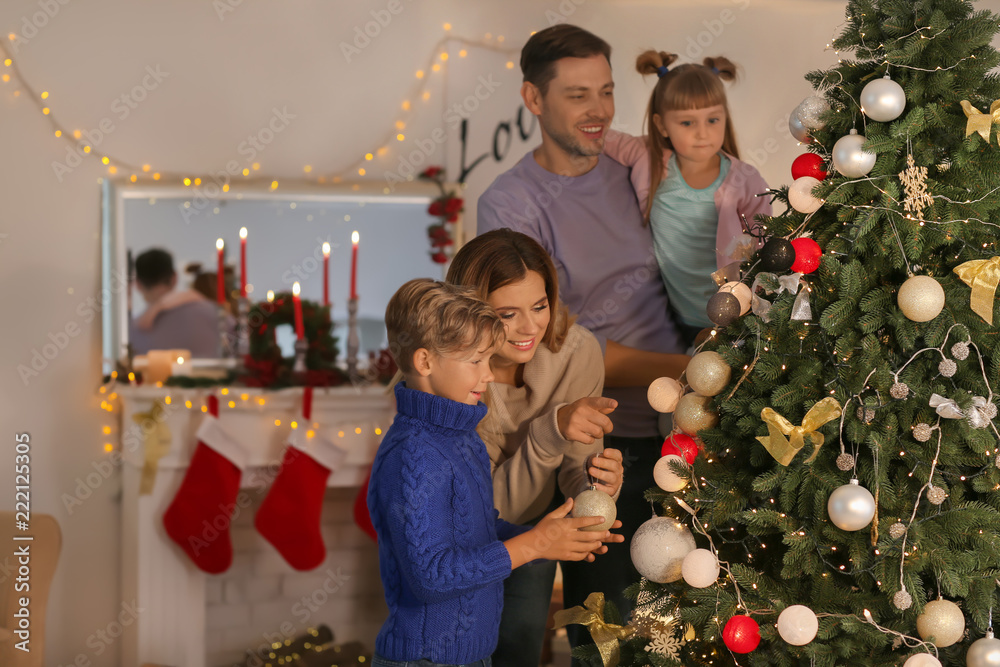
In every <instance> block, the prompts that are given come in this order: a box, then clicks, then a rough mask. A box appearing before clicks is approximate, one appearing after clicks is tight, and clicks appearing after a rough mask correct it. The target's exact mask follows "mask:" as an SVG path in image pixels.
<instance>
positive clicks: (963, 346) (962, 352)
mask: <svg viewBox="0 0 1000 667" xmlns="http://www.w3.org/2000/svg"><path fill="white" fill-rule="evenodd" d="M951 356H953V357H955V358H956V359H958V360H959V361H965V360H966V359H968V358H969V344H968V343H955V344H954V345H952V346H951Z"/></svg>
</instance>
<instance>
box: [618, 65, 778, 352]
mask: <svg viewBox="0 0 1000 667" xmlns="http://www.w3.org/2000/svg"><path fill="white" fill-rule="evenodd" d="M675 60H677V56H676V55H674V54H671V53H665V52H663V51H659V52H657V51H646V52H644V53H642V54H641V55H640V56H639V57H638V58H637V59H636V69H637V70H638V71H639V73H640V74H644V75H645V74H656V75H657V77H658V80H657V82H656V86H655V87H654V88H653V94H652V95H651V97H650V99H649V107H648V109H647V111H646V116H647V119H648V125H647V130H646V132H647V135H646V136H644V137H632V136H629V135H626V134H622V133H620V132H614V131H612V132H609V133H608V138H607V141H606V142H605V146H604V150H605V152H606V153H607V154H608V155H609V156H610V157H611V158H613V159H614V160H616V161H617V162H620V163H622V164H624V165H626V166H629V167H632V176H631V178H632V186H633V187H634V188H635V192H636V196H637V197H638V199H639V206H640V208H641V209H642V210H643V212H644V214H645V217H646V221H647V222H648V223H649V225H650V227H651V229H652V232H653V250H654V252H655V254H656V261H657V263H658V264H659V266H660V275H661V276H662V277H663V282H664V283H665V284H666V288H667V295H668V296H669V297H670V304H671V307H672V308H673V309H674V311H675V314H676V316H677V320H678V325H679V327H680V329H681V333H682V335H683V336H684V338H685V341H686V342H687V344H688V345H692V344H693V343H694V339H695V337H696V336H697V335H698V333H699V332H700V331H701V330H702V329H703V328H705V327H711V326H712V322H711V321H710V320H709V319H708V315H707V314H706V313H705V306H706V304H707V303H708V300H709V299H710V298H711V297H712V295H713V294H715V293H716V292H717V291H718V286H717V285H716V284H715V282H714V281H713V280H712V277H711V274H712V273H714V272H715V271H716V270H717V269H721V268H723V267H724V266H726V265H728V264H730V263H732V262H734V261H738V260H740V259H741V257H740V252H741V250H743V249H744V248H746V246H747V244H748V243H749V241H748V238H747V237H746V236H745V235H743V234H742V228H741V225H740V218H739V214H740V213H743V214H744V215H746V217H747V220H749V221H752V220H753V218H754V216H755V215H757V214H763V215H770V214H771V205H770V203H769V202H768V201H767V200H766V199H765V198H762V197H755V196H754V195H756V194H758V193H761V192H764V191H765V190H767V183H765V182H764V179H763V178H761V176H760V174H759V173H758V172H757V170H756V169H754V168H753V167H751V166H750V165H748V164H746V163H745V162H741V161H740V159H739V149H738V148H737V146H736V137H735V134H734V132H733V127H732V123H730V113H729V104H728V102H727V101H726V91H725V89H724V88H723V85H722V82H723V81H734V80H735V79H736V66H735V65H734V64H733V63H732V62H730V61H729V60H727V59H726V58H705V60H704V61H703V64H701V65H696V64H684V65H680V66H678V67H674V68H671V65H672V64H673V63H674V61H675Z"/></svg>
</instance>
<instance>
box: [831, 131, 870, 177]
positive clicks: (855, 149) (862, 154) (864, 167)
mask: <svg viewBox="0 0 1000 667" xmlns="http://www.w3.org/2000/svg"><path fill="white" fill-rule="evenodd" d="M864 143H865V135H863V134H858V131H857V130H851V133H850V134H846V135H844V136H842V137H841V138H840V139H837V143H835V144H834V145H833V167H834V169H836V170H837V171H839V172H840V173H841V174H842V175H844V176H847V177H848V178H861V177H862V176H864V175H865V174H867V173H868V172H869V171H871V170H872V167H874V166H875V158H876V157H878V156H877V155H875V153H869V152H867V151H863V150H861V146H862V145H863V144H864Z"/></svg>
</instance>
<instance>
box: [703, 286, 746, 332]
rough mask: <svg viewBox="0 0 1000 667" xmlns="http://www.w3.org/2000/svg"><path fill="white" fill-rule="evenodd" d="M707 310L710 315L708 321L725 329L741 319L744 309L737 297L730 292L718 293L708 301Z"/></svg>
mask: <svg viewBox="0 0 1000 667" xmlns="http://www.w3.org/2000/svg"><path fill="white" fill-rule="evenodd" d="M705 310H706V311H707V313H708V319H710V320H712V322H713V323H714V324H715V325H716V326H718V327H723V328H725V327H728V326H729V325H730V324H732V323H733V322H735V321H736V320H738V319H739V318H740V313H742V312H743V307H742V306H741V305H740V300H739V299H737V298H736V296H735V295H733V294H731V293H729V292H716V293H715V294H713V295H712V298H711V299H709V300H708V306H706V308H705Z"/></svg>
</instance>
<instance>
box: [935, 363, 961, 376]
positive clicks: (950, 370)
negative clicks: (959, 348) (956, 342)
mask: <svg viewBox="0 0 1000 667" xmlns="http://www.w3.org/2000/svg"><path fill="white" fill-rule="evenodd" d="M956 371H958V364H956V363H955V362H954V361H952V360H951V359H945V360H944V361H942V362H941V363H940V364H938V373H940V374H941V375H943V376H945V377H946V378H950V377H952V376H953V375H955V372H956Z"/></svg>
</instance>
